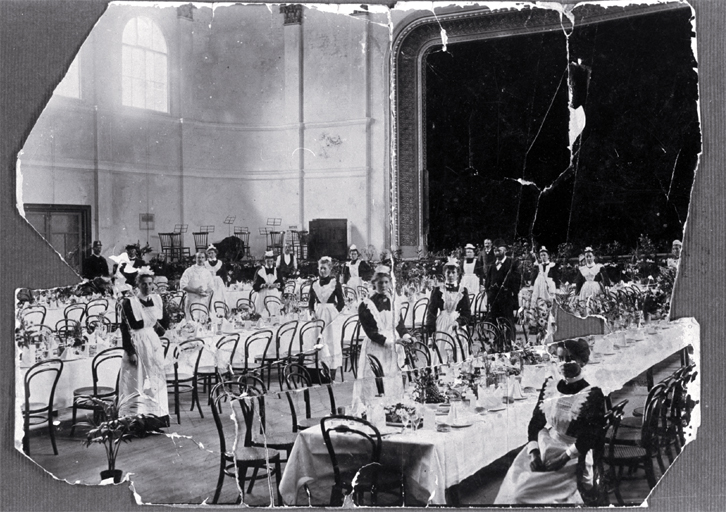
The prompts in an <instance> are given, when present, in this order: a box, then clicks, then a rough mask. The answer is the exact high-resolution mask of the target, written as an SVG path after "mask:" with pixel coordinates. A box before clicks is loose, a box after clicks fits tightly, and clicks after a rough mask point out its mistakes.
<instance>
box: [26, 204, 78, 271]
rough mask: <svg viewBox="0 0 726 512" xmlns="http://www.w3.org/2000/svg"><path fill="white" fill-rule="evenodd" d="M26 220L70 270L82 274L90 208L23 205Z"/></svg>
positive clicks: (72, 205)
mask: <svg viewBox="0 0 726 512" xmlns="http://www.w3.org/2000/svg"><path fill="white" fill-rule="evenodd" d="M24 208H25V218H26V219H27V220H28V222H30V224H32V225H33V227H34V228H35V229H37V230H38V232H39V233H40V234H41V235H43V237H44V238H45V239H46V240H47V241H48V243H50V245H51V246H52V247H53V249H55V250H56V251H58V253H59V254H60V255H61V256H62V257H63V259H65V260H66V262H67V263H68V264H69V265H70V266H71V267H73V268H74V269H75V270H76V272H78V273H79V274H81V275H82V274H83V260H84V259H85V257H86V252H87V249H88V247H90V245H91V207H90V206H85V205H75V204H25V205H24Z"/></svg>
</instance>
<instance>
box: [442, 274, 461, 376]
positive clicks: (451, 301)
mask: <svg viewBox="0 0 726 512" xmlns="http://www.w3.org/2000/svg"><path fill="white" fill-rule="evenodd" d="M440 289H441V294H442V297H443V299H444V309H443V310H442V311H441V312H440V313H439V316H437V317H436V330H437V331H441V332H445V333H448V334H450V335H451V336H452V337H453V338H454V342H455V343H456V328H457V327H458V325H459V324H458V322H457V321H456V320H457V319H458V318H459V312H458V311H456V306H458V305H459V301H461V299H463V298H464V294H463V292H462V290H463V287H461V286H460V287H459V289H458V290H457V291H455V292H449V291H446V288H445V287H444V286H441V287H440ZM436 345H437V346H438V348H439V353H440V354H441V359H442V360H443V362H444V363H448V362H449V361H453V360H454V355H453V353H452V352H451V347H450V346H449V345H448V344H447V343H444V341H442V339H441V338H438V339H436Z"/></svg>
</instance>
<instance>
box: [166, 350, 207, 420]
mask: <svg viewBox="0 0 726 512" xmlns="http://www.w3.org/2000/svg"><path fill="white" fill-rule="evenodd" d="M203 348H204V341H202V340H200V339H191V340H186V341H182V342H181V343H179V344H178V345H175V346H174V348H173V350H174V352H173V353H172V358H173V360H174V367H173V371H172V372H171V373H167V374H166V384H167V387H168V388H170V390H171V391H172V393H173V395H174V414H176V421H177V423H178V424H180V425H181V412H180V407H179V395H180V394H181V393H191V395H192V407H191V409H189V410H190V411H193V410H194V404H196V405H197V409H198V410H199V416H200V417H202V418H204V412H202V406H201V405H200V404H199V386H198V379H197V371H198V369H199V360H200V358H201V356H202V350H203ZM180 361H181V362H182V363H187V364H186V365H185V366H186V367H185V368H183V369H182V370H183V371H181V372H180V371H179V362H180ZM189 370H191V373H189Z"/></svg>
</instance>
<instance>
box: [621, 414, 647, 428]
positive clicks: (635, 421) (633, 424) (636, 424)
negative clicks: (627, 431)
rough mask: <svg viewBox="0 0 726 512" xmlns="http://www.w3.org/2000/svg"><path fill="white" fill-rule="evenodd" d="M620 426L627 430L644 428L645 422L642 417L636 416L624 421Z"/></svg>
mask: <svg viewBox="0 0 726 512" xmlns="http://www.w3.org/2000/svg"><path fill="white" fill-rule="evenodd" d="M620 426H621V427H627V428H642V426H643V420H642V417H640V418H636V417H635V416H629V417H627V418H623V419H622V421H621V422H620Z"/></svg>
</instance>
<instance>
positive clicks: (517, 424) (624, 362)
mask: <svg viewBox="0 0 726 512" xmlns="http://www.w3.org/2000/svg"><path fill="white" fill-rule="evenodd" d="M634 334H635V333H634V332H630V333H626V335H625V336H624V338H627V337H635V336H634ZM594 341H595V350H594V356H595V357H594V358H595V361H601V362H599V363H597V364H593V365H589V366H586V367H585V368H584V372H585V378H586V379H587V380H588V381H589V382H590V384H592V385H595V386H599V387H601V388H602V390H603V393H605V394H606V395H607V394H609V393H611V392H612V391H616V390H618V389H620V388H622V386H623V385H624V384H625V383H626V382H628V381H630V380H631V379H633V378H635V377H636V376H638V375H640V374H641V373H643V372H645V371H646V370H647V369H648V368H650V367H652V366H653V365H655V364H657V363H659V362H660V361H662V360H664V359H665V358H667V357H668V356H670V355H672V354H674V353H676V352H677V351H679V350H680V349H683V348H685V347H687V346H688V345H691V346H692V347H693V348H694V355H693V358H694V360H695V361H696V362H697V363H698V362H699V327H698V324H697V323H696V322H695V320H693V319H682V320H679V321H676V322H672V323H671V324H670V325H668V327H667V328H665V329H658V330H657V331H656V332H655V333H652V334H650V333H648V334H645V337H644V339H643V340H641V341H638V342H635V343H633V344H630V345H626V346H625V347H624V348H621V349H616V351H615V352H616V353H615V354H614V355H607V356H606V355H600V354H599V353H598V349H599V348H601V347H603V346H605V348H608V347H607V346H608V345H609V341H610V338H609V337H606V336H597V337H596V339H595V340H594ZM608 352H609V350H608ZM540 371H541V372H542V374H541V375H539V374H536V373H535V375H531V376H530V379H531V380H532V382H539V383H540V384H541V382H542V381H543V380H544V377H546V375H547V371H548V369H547V368H546V367H544V366H543V367H542V368H541V369H536V368H533V367H525V375H526V373H527V372H533V373H534V372H540ZM524 379H525V376H523V380H524ZM540 379H541V380H540ZM699 385H700V383H699V382H696V385H694V386H692V388H693V389H694V392H693V398H694V400H698V399H699V397H698V396H697V395H698V389H699ZM525 396H526V397H527V399H526V400H524V401H518V402H515V403H513V404H510V405H507V406H506V407H505V409H504V410H503V411H501V412H495V413H492V412H489V413H486V414H485V415H484V416H477V417H476V421H475V422H474V423H473V425H472V426H471V427H467V428H462V429H453V430H452V431H451V432H447V433H438V432H429V431H418V432H416V433H413V434H407V435H404V436H401V435H392V436H389V437H385V438H384V440H383V450H382V462H383V463H384V464H392V465H394V466H398V465H400V466H401V468H402V470H403V473H404V474H405V475H406V480H407V486H408V492H409V493H411V494H412V495H413V496H414V497H416V498H417V499H418V500H421V501H423V502H429V503H432V504H443V503H445V490H446V489H447V488H449V487H451V486H453V485H456V484H458V483H460V482H461V481H463V480H464V479H465V478H467V477H469V476H471V475H473V474H474V473H476V472H477V471H478V470H479V469H481V468H483V467H485V466H487V465H488V464H490V463H492V462H493V461H495V460H497V459H498V458H500V457H502V456H504V455H505V454H507V453H508V452H510V451H511V450H514V449H516V448H517V447H519V446H522V445H524V444H525V443H526V442H527V425H528V424H529V420H530V418H531V416H532V408H533V406H534V404H535V403H536V394H527V395H525ZM692 423H693V425H694V427H697V426H698V424H699V423H700V420H699V417H698V415H697V413H696V414H694V417H693V421H692ZM355 448H356V447H355V446H351V447H349V450H351V451H352V450H355ZM332 474H333V473H332V466H331V465H330V459H329V457H328V453H327V450H326V448H325V445H324V443H323V440H322V433H321V432H320V429H319V427H318V428H312V429H309V430H305V431H303V432H301V434H300V435H299V436H298V438H297V441H296V442H295V446H294V448H293V450H292V453H291V454H290V458H289V460H288V462H287V464H286V466H285V472H284V474H283V478H282V482H281V485H280V492H281V493H282V496H283V500H284V502H285V503H286V504H288V505H294V504H296V500H297V495H298V491H299V487H300V485H301V484H302V483H303V482H305V481H306V480H309V479H312V480H310V482H309V484H308V485H310V486H311V487H312V486H320V487H319V488H321V489H322V488H325V489H326V490H327V492H328V493H329V489H330V486H331V485H332V482H333V480H332ZM323 492H326V491H323ZM301 504H305V503H304V502H301Z"/></svg>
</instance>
